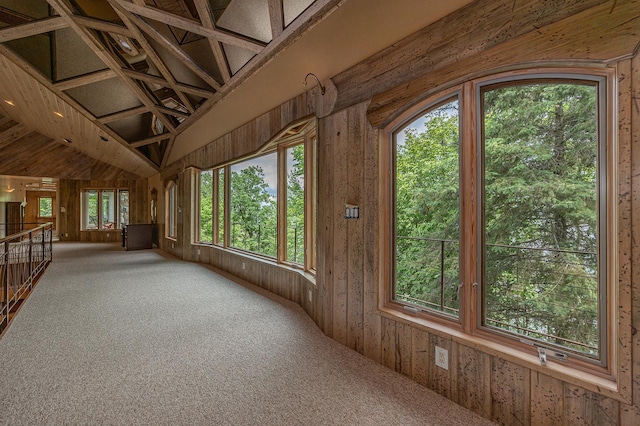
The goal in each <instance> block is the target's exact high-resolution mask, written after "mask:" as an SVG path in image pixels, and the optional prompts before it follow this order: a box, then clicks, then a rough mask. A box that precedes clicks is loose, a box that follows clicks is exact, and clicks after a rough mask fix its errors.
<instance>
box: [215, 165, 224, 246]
mask: <svg viewBox="0 0 640 426" xmlns="http://www.w3.org/2000/svg"><path fill="white" fill-rule="evenodd" d="M216 173H217V174H218V200H217V203H218V208H217V209H216V213H217V217H216V226H217V227H218V239H217V241H216V243H217V244H220V245H224V189H225V183H224V169H218V170H217V171H216Z"/></svg>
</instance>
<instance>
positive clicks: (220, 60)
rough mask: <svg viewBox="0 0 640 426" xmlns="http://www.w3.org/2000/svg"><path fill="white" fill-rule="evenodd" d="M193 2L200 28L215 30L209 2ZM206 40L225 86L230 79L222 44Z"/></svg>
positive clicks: (211, 39)
mask: <svg viewBox="0 0 640 426" xmlns="http://www.w3.org/2000/svg"><path fill="white" fill-rule="evenodd" d="M193 2H194V4H195V6H196V9H197V10H198V15H199V16H200V21H201V22H202V26H203V27H205V28H208V29H210V30H215V29H216V23H215V19H214V15H213V11H212V10H211V3H209V0H193ZM207 40H208V41H209V47H210V48H211V52H212V53H213V57H214V59H215V60H216V64H218V69H219V70H220V74H221V75H222V80H223V82H224V83H225V84H226V83H227V82H228V81H229V80H230V79H231V69H230V68H229V61H228V60H227V55H225V53H224V49H223V48H222V43H220V40H218V39H215V38H213V37H207Z"/></svg>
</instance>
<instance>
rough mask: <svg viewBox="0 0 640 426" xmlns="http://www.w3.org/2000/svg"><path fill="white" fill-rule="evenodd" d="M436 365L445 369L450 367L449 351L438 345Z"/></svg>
mask: <svg viewBox="0 0 640 426" xmlns="http://www.w3.org/2000/svg"><path fill="white" fill-rule="evenodd" d="M436 365H437V366H438V367H440V368H444V369H445V370H448V369H449V351H448V350H446V349H444V348H441V347H439V346H436Z"/></svg>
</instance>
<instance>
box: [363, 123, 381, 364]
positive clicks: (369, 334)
mask: <svg viewBox="0 0 640 426" xmlns="http://www.w3.org/2000/svg"><path fill="white" fill-rule="evenodd" d="M363 121H364V125H365V130H366V136H365V141H364V143H365V146H364V156H363V159H362V160H361V161H362V162H363V164H364V188H363V191H362V205H363V207H364V210H363V211H362V212H361V219H360V220H362V222H363V225H364V229H365V233H364V240H363V244H364V249H363V256H364V265H363V280H364V282H363V285H364V295H363V297H364V300H363V317H364V355H365V356H367V357H369V358H371V359H373V360H374V361H376V362H380V333H381V328H382V322H381V317H380V314H379V313H378V285H379V276H378V274H379V271H380V269H379V267H378V258H379V251H378V233H377V232H369V230H374V229H378V220H379V219H378V208H379V205H378V203H379V201H380V197H379V196H378V173H379V168H378V155H379V151H378V150H379V149H380V148H379V146H378V131H377V130H375V129H373V128H372V127H371V126H370V125H369V121H368V120H366V117H363Z"/></svg>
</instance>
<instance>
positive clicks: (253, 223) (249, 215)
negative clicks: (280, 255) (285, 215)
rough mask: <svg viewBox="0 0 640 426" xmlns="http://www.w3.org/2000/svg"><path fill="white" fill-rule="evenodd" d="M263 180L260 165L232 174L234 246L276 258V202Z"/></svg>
mask: <svg viewBox="0 0 640 426" xmlns="http://www.w3.org/2000/svg"><path fill="white" fill-rule="evenodd" d="M264 177H265V176H264V171H263V169H262V167H260V166H257V165H252V166H248V167H245V168H243V169H241V170H240V171H232V172H231V194H230V198H231V201H230V202H231V205H230V208H231V245H232V246H234V247H237V248H241V249H244V250H249V251H252V252H256V253H261V254H265V255H268V256H276V254H277V243H276V241H277V233H276V222H277V208H276V199H275V197H273V196H271V195H270V194H269V191H268V185H267V183H266V182H265V179H264Z"/></svg>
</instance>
